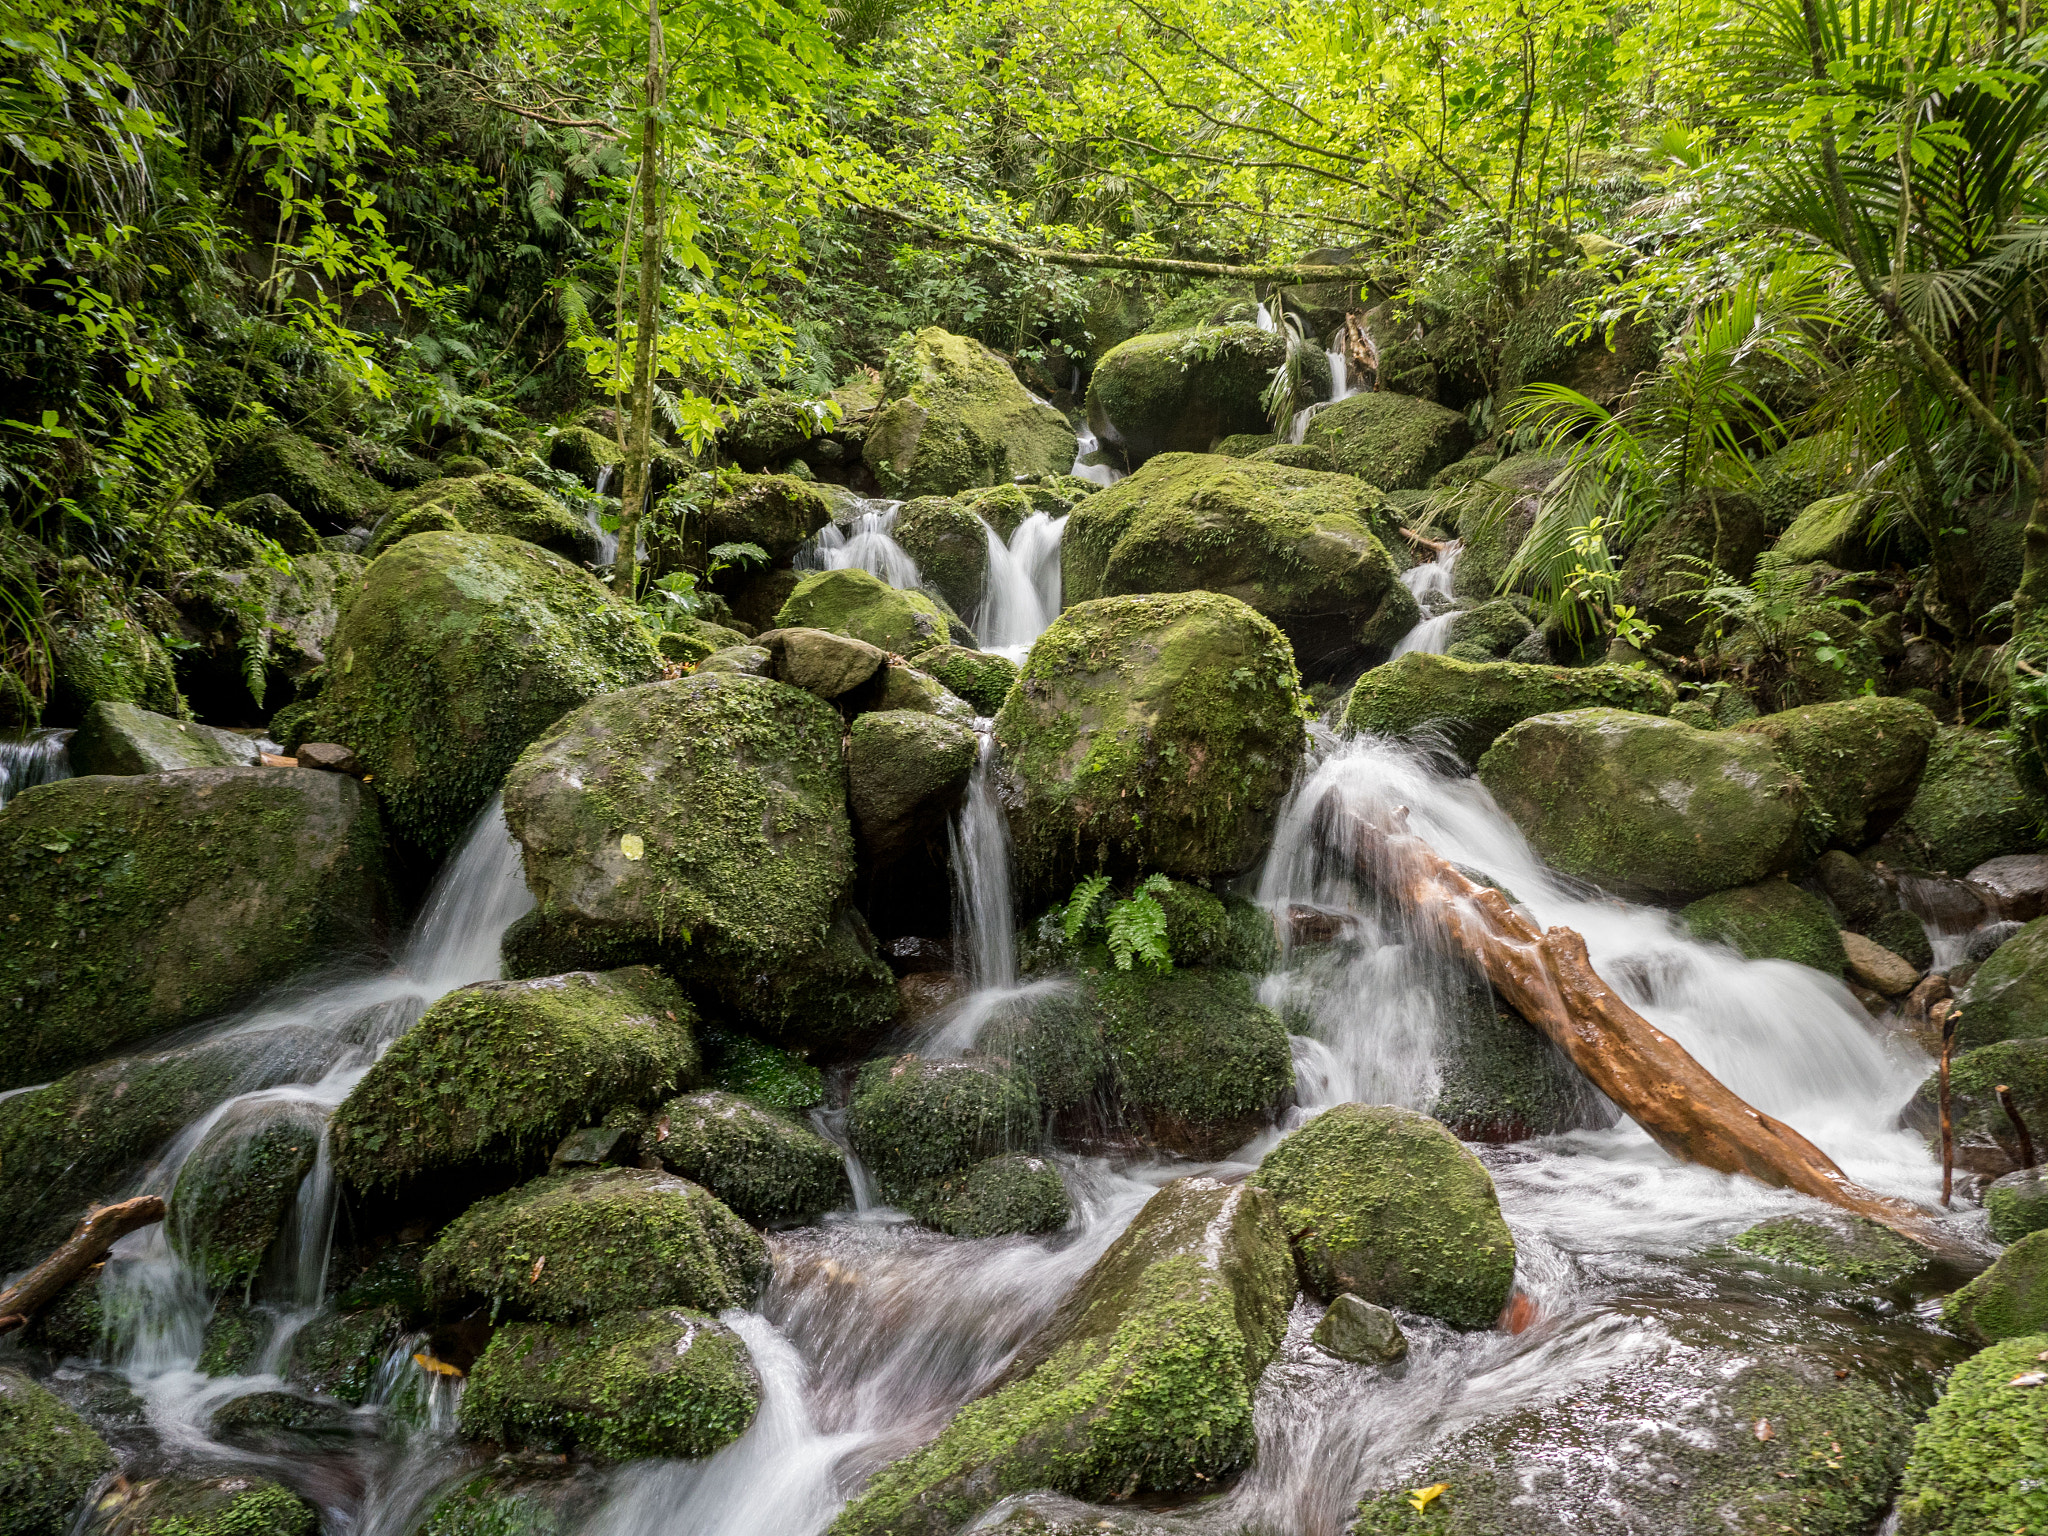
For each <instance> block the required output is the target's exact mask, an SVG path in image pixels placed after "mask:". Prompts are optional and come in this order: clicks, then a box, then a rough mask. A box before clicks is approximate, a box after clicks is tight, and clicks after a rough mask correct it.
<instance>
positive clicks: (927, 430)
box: [862, 326, 1075, 496]
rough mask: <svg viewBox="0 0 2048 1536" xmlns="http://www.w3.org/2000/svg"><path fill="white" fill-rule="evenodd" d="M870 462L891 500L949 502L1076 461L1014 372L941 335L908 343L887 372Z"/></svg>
mask: <svg viewBox="0 0 2048 1536" xmlns="http://www.w3.org/2000/svg"><path fill="white" fill-rule="evenodd" d="M882 397H883V403H882V405H881V407H880V408H879V409H878V410H876V412H875V414H874V417H873V420H872V422H871V424H870V425H869V427H868V433H867V440H866V442H865V444H864V445H863V448H862V455H863V457H864V458H865V459H866V461H867V464H868V467H869V468H870V469H871V470H873V471H874V473H875V478H876V479H877V480H879V481H880V482H881V484H882V487H883V489H884V490H885V491H887V492H888V494H890V495H892V496H950V495H952V494H953V493H954V492H956V491H962V490H966V489H967V488H968V487H969V486H977V485H1001V484H1003V483H1004V482H1005V481H1008V480H1012V479H1015V478H1017V477H1019V476H1024V475H1056V474H1061V473H1063V472H1065V471H1066V470H1067V469H1068V468H1069V467H1070V466H1071V465H1072V464H1073V462H1074V447H1075V439H1074V432H1073V429H1072V428H1071V427H1069V426H1068V425H1067V422H1066V418H1065V417H1063V416H1061V415H1060V413H1059V412H1058V411H1056V410H1054V409H1053V408H1052V407H1051V406H1049V405H1045V404H1043V403H1041V402H1039V401H1037V400H1034V399H1033V398H1032V397H1031V396H1030V395H1029V394H1028V393H1027V392H1026V391H1025V389H1024V386H1023V385H1021V384H1019V383H1018V382H1017V378H1016V375H1015V374H1013V373H1012V372H1011V371H1010V366H1009V364H1007V363H1005V362H1004V361H1003V360H1002V359H1001V358H999V357H997V356H996V355H995V354H994V353H993V352H991V351H989V350H988V348H986V347H984V346H982V345H981V343H979V342H977V341H973V340H970V339H969V338H967V337H965V336H955V335H952V334H951V333H949V332H947V331H942V330H940V329H938V328H937V327H936V326H934V327H928V328H927V329H925V330H922V331H919V332H917V334H916V335H914V336H908V335H906V336H904V337H902V338H900V339H899V340H898V342H897V344H896V345H895V346H894V347H892V348H891V349H890V352H889V356H888V360H887V362H886V363H885V365H884V367H883V370H882Z"/></svg>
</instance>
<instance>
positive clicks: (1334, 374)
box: [1287, 350, 1358, 446]
mask: <svg viewBox="0 0 2048 1536" xmlns="http://www.w3.org/2000/svg"><path fill="white" fill-rule="evenodd" d="M1323 356H1324V357H1326V358H1328V359H1329V362H1330V398H1329V399H1327V400H1318V401H1316V402H1315V403H1314V404H1313V405H1305V406H1303V407H1302V408H1301V409H1300V410H1298V411H1296V412H1295V413H1294V419H1293V420H1292V421H1291V422H1289V423H1288V426H1287V441H1288V442H1290V443H1294V444H1296V445H1297V446H1298V445H1299V444H1300V443H1301V442H1302V440H1303V439H1304V438H1306V437H1307V436H1308V424H1309V423H1310V422H1311V421H1314V420H1315V417H1316V412H1318V411H1320V410H1321V409H1322V408H1323V407H1324V406H1326V405H1335V404H1336V403H1337V402H1338V401H1339V400H1349V399H1350V398H1351V397H1352V396H1353V395H1355V394H1357V393H1358V391H1357V390H1355V389H1353V388H1352V387H1351V365H1350V363H1348V362H1347V361H1346V360H1345V357H1344V354H1343V352H1342V351H1340V350H1326V351H1325V352H1324V353H1323Z"/></svg>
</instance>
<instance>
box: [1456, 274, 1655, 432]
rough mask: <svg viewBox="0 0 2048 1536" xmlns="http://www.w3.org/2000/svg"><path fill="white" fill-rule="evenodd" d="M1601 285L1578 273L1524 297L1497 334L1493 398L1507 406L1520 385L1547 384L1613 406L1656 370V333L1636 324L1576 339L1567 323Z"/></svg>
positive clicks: (1624, 322) (1594, 277)
mask: <svg viewBox="0 0 2048 1536" xmlns="http://www.w3.org/2000/svg"><path fill="white" fill-rule="evenodd" d="M1605 281H1606V279H1605V277H1604V276H1603V275H1602V273H1601V272H1600V271H1599V270H1598V269H1597V268H1593V267H1590V266H1588V267H1580V268H1577V269H1575V270H1569V271H1565V272H1560V273H1558V274H1557V275H1556V276H1554V277H1551V278H1549V279H1547V280H1546V281H1545V282H1544V284H1543V285H1542V286H1541V287H1540V288H1538V289H1537V290H1536V291H1535V292H1534V293H1533V294H1531V295H1530V296H1529V299H1528V302H1527V303H1525V304H1523V305H1522V306H1521V307H1520V308H1519V309H1517V310H1516V311H1515V313H1514V315H1513V316H1512V317H1511V318H1510V319H1509V320H1508V322H1507V324H1506V325H1504V326H1502V327H1501V329H1500V337H1499V341H1498V343H1497V345H1498V348H1499V353H1498V357H1499V369H1500V372H1499V376H1498V381H1497V383H1496V386H1495V398H1497V399H1500V400H1511V399H1513V398H1514V396H1515V395H1516V393H1517V392H1519V391H1520V390H1521V389H1522V387H1523V386H1524V385H1527V384H1536V383H1552V384H1563V385H1566V386H1567V387H1569V388H1572V389H1576V390H1577V391H1578V392H1579V393H1580V394H1583V395H1589V396H1591V397H1592V398H1593V399H1595V400H1597V401H1599V402H1600V403H1601V404H1603V405H1612V404H1613V403H1614V402H1615V401H1616V400H1618V399H1619V398H1620V396H1621V395H1622V394H1623V393H1624V392H1625V391H1626V390H1627V388H1628V387H1629V385H1631V384H1632V383H1634V382H1635V379H1636V376H1637V375H1639V374H1641V373H1645V372H1647V371H1649V370H1650V369H1652V368H1655V367H1656V366H1657V351H1658V348H1657V334H1656V331H1655V329H1654V328H1653V327H1651V326H1649V325H1647V324H1644V323H1643V322H1641V321H1637V320H1628V319H1624V320H1621V321H1620V322H1618V323H1617V324H1615V325H1614V326H1613V327H1612V328H1611V331H1610V328H1609V327H1607V326H1603V325H1595V326H1594V327H1593V329H1592V330H1591V332H1589V333H1588V334H1586V335H1584V336H1579V335H1578V334H1577V331H1578V327H1577V326H1575V325H1573V324H1572V322H1573V321H1574V319H1575V318H1576V317H1577V315H1578V314H1579V312H1580V310H1581V308H1582V306H1584V305H1585V304H1586V303H1587V301H1589V300H1596V299H1597V298H1598V296H1599V293H1600V290H1601V285H1602V284H1603V283H1604V282H1605Z"/></svg>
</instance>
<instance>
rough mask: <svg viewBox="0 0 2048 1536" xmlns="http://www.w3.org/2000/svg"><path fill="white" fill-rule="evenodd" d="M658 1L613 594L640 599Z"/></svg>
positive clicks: (650, 46)
mask: <svg viewBox="0 0 2048 1536" xmlns="http://www.w3.org/2000/svg"><path fill="white" fill-rule="evenodd" d="M660 106H661V0H647V88H646V103H645V111H644V112H643V114H642V116H641V121H640V296H639V297H640V304H639V311H638V319H637V329H636V330H635V331H634V333H633V425H632V428H631V430H630V432H629V433H628V435H627V438H626V483H625V486H624V488H623V489H622V491H621V493H620V497H619V553H618V556H617V558H616V559H615V561H614V562H613V564H612V590H614V591H615V592H617V593H618V594H619V596H621V597H623V598H625V599H626V600H627V601H628V602H631V601H632V600H633V599H634V598H635V597H637V596H638V595H639V593H638V590H637V588H638V585H639V578H640V523H641V520H642V518H643V517H644V516H645V515H646V511H647V504H648V502H649V501H650V500H651V499H652V492H653V481H654V475H653V468H654V448H653V439H654V316H655V307H656V300H657V299H658V298H659V296H660V293H661V236H662V224H661V124H660V121H659V115H660Z"/></svg>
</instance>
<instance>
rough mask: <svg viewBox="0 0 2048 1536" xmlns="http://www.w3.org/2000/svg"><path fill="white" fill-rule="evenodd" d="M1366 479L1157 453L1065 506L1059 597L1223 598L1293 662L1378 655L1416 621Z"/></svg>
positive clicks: (1321, 664) (1382, 507) (1386, 523)
mask: <svg viewBox="0 0 2048 1536" xmlns="http://www.w3.org/2000/svg"><path fill="white" fill-rule="evenodd" d="M1390 526H1391V514H1390V512H1389V509H1388V508H1387V505H1386V499H1385V498H1384V497H1383V496H1381V495H1380V494H1379V493H1378V492H1376V491H1375V490H1373V489H1372V487H1370V486H1367V485H1361V484H1359V483H1358V482H1356V481H1353V480H1350V479H1348V478H1346V477H1344V476H1339V475H1320V474H1315V473H1312V472H1310V471H1308V470H1299V469H1289V468H1286V467H1285V466H1284V465H1279V464H1251V463H1246V462H1244V461H1243V460H1240V459H1231V458H1226V457H1224V456H1222V455H1220V454H1185V453H1170V454H1162V455H1160V456H1158V457H1156V458H1154V459H1152V460H1151V461H1150V462H1149V463H1147V464H1146V465H1145V467H1144V468H1143V469H1141V470H1139V471H1138V472H1137V473H1136V474H1134V475H1132V476H1130V477H1129V478H1127V479H1125V480H1121V481H1119V482H1118V483H1117V484H1115V485H1113V486H1111V487H1110V488H1109V489H1108V490H1106V491H1104V492H1102V493H1101V494H1100V495H1096V496H1091V497H1089V498H1088V499H1087V500H1086V501H1084V502H1082V503H1081V504H1080V505H1079V506H1077V507H1076V508H1075V509H1074V511H1073V512H1072V514H1070V516H1069V517H1068V520H1067V529H1066V533H1065V536H1064V537H1063V538H1062V540H1061V543H1060V570H1061V583H1062V590H1063V592H1064V594H1065V597H1066V600H1067V601H1068V602H1069V603H1079V602H1086V601H1088V600H1089V599H1091V598H1097V597H1115V596H1120V595H1124V594H1128V593H1136V592H1187V591H1193V590H1196V589H1201V590H1206V591H1210V592H1223V593H1227V594H1228V595H1229V596H1231V597H1234V598H1236V599H1238V600H1239V601H1240V602H1243V603H1246V604H1248V605H1249V606H1251V607H1252V608H1254V609H1256V610H1257V611H1258V612H1260V613H1263V614H1264V615H1265V616H1266V617H1267V618H1269V619H1271V620H1272V621H1273V622H1274V623H1275V624H1277V625H1279V626H1280V628H1281V630H1282V631H1283V632H1285V634H1286V635H1287V638H1288V640H1289V641H1290V642H1291V643H1292V645H1293V647H1294V654H1295V658H1296V660H1297V661H1298V662H1299V664H1300V665H1301V666H1302V668H1303V669H1304V670H1307V671H1316V670H1322V669H1327V668H1329V667H1331V666H1335V665H1338V664H1341V663H1342V662H1344V661H1346V660H1354V661H1355V660H1356V659H1357V658H1360V657H1366V658H1368V659H1374V660H1377V659H1378V657H1380V656H1384V655H1385V654H1386V653H1387V652H1388V651H1389V650H1391V649H1392V647H1393V645H1394V643H1395V642H1396V641H1397V640H1399V639H1400V637H1401V635H1402V634H1404V633H1406V632H1407V631H1408V630H1409V629H1410V628H1412V627H1413V626H1414V624H1415V621H1416V619H1417V618H1418V617H1419V616H1420V615H1419V611H1418V610H1417V608H1416V606H1415V600H1414V597H1413V595H1412V594H1411V593H1410V592H1409V591H1408V589H1407V588H1406V587H1405V586H1403V585H1402V584H1401V582H1400V581H1399V580H1398V579H1397V577H1396V574H1395V568H1394V562H1393V560H1392V558H1391V557H1390V556H1389V555H1388V553H1387V550H1386V548H1385V546H1384V545H1382V544H1381V542H1380V540H1379V539H1378V538H1377V537H1376V536H1375V535H1376V533H1377V532H1378V531H1380V530H1384V529H1388V528H1390Z"/></svg>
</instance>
